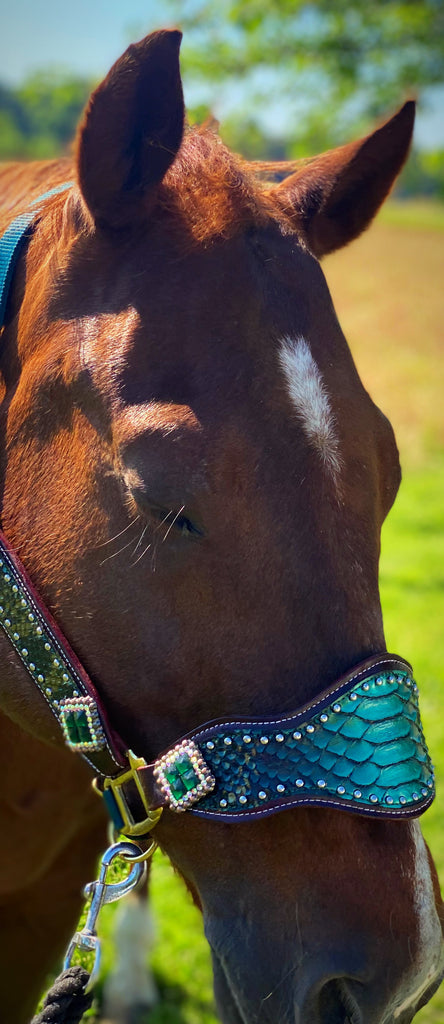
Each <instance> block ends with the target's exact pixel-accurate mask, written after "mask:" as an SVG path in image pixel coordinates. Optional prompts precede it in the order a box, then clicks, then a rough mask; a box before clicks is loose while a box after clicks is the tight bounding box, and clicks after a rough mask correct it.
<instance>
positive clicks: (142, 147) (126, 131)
mask: <svg viewBox="0 0 444 1024" xmlns="http://www.w3.org/2000/svg"><path fill="white" fill-rule="evenodd" d="M181 39H182V33H181V32H177V31H162V32H153V33H152V34H151V35H149V36H147V37H146V38H145V39H143V40H142V41H141V42H140V43H136V44H135V45H133V46H130V47H128V49H127V50H126V51H125V53H124V54H123V55H122V57H120V58H119V60H118V61H117V62H116V63H115V64H114V66H113V67H112V68H111V71H110V72H109V74H108V75H107V77H106V78H105V79H104V81H103V82H102V83H101V85H99V86H98V88H97V89H96V90H95V92H93V94H92V96H91V98H90V101H89V103H88V106H87V108H86V111H85V115H84V118H83V122H82V124H81V126H80V129H79V134H78V147H77V174H78V181H79V185H80V189H81V192H82V195H83V198H84V200H85V202H86V205H87V206H88V209H89V211H90V213H91V214H92V216H93V218H94V221H95V222H96V224H97V225H98V226H100V227H104V228H110V227H111V228H122V227H130V226H131V225H132V224H136V223H139V222H140V219H141V210H143V211H144V212H146V211H148V210H149V208H150V206H151V205H152V203H153V202H154V200H155V197H156V193H157V188H158V186H159V184H160V182H161V181H162V178H163V177H164V175H165V173H166V171H167V170H168V167H169V166H170V164H172V162H173V160H174V159H175V156H176V154H177V152H178V149H179V146H180V143H181V141H182V135H183V129H184V119H185V110H184V103H183V93H182V83H181V79H180V70H179V49H180V43H181Z"/></svg>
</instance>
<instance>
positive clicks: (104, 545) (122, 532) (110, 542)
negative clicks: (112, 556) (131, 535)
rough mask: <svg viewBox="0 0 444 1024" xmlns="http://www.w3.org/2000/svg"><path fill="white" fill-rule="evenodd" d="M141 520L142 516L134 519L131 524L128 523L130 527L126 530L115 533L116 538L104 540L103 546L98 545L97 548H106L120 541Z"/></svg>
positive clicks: (126, 527)
mask: <svg viewBox="0 0 444 1024" xmlns="http://www.w3.org/2000/svg"><path fill="white" fill-rule="evenodd" d="M139 519H140V515H139V516H136V518H135V519H133V520H132V522H131V523H128V526H125V529H124V530H121V531H120V533H115V534H114V537H110V538H109V540H104V541H103V543H102V544H98V545H97V547H98V548H106V545H107V544H112V542H113V540H118V539H119V537H122V536H123V534H124V533H126V531H127V530H129V529H130V527H131V526H134V524H135V523H137V521H138V520H139Z"/></svg>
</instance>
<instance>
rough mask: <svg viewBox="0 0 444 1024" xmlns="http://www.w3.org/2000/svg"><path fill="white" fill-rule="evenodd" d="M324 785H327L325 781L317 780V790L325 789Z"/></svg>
mask: <svg viewBox="0 0 444 1024" xmlns="http://www.w3.org/2000/svg"><path fill="white" fill-rule="evenodd" d="M326 785H327V783H326V781H325V779H318V786H319V789H325V786H326Z"/></svg>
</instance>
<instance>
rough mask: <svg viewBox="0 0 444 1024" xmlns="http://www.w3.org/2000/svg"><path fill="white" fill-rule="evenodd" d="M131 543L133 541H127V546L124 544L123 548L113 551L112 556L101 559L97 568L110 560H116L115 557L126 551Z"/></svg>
mask: <svg viewBox="0 0 444 1024" xmlns="http://www.w3.org/2000/svg"><path fill="white" fill-rule="evenodd" d="M133 543H134V539H133V540H129V541H128V544H124V545H123V548H119V550H118V551H115V552H114V554H112V555H108V556H107V557H106V558H104V559H103V561H102V562H99V566H102V565H105V562H109V561H110V560H111V558H117V555H121V554H122V551H126V549H127V548H129V547H130V546H131V544H133Z"/></svg>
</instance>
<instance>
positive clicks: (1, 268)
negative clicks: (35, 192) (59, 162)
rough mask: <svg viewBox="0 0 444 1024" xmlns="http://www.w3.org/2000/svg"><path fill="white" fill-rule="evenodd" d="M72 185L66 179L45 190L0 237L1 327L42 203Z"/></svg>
mask: <svg viewBox="0 0 444 1024" xmlns="http://www.w3.org/2000/svg"><path fill="white" fill-rule="evenodd" d="M72 185H73V182H72V181H65V182H64V183H63V185H56V187H55V188H51V189H49V191H48V192H44V193H43V195H41V196H39V197H38V198H37V199H34V202H32V203H31V204H30V205H29V207H28V208H27V210H25V212H24V213H21V214H19V216H18V217H15V219H14V220H13V221H12V222H11V224H10V225H9V227H8V228H7V229H6V231H5V232H4V234H3V235H2V237H1V238H0V327H3V325H4V322H5V313H6V303H7V301H8V294H9V288H10V286H11V281H12V277H13V274H14V270H15V268H16V266H17V261H18V258H19V256H20V253H21V251H22V248H23V246H24V245H25V243H26V242H27V241H28V238H29V234H30V231H31V230H32V228H33V227H35V224H36V223H37V221H38V219H39V215H40V212H41V203H43V202H44V200H45V199H50V197H51V196H55V195H57V194H58V193H59V192H66V191H67V189H69V188H71V187H72Z"/></svg>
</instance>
